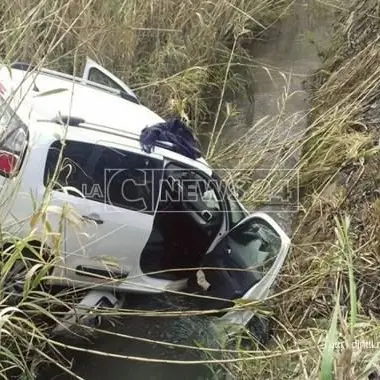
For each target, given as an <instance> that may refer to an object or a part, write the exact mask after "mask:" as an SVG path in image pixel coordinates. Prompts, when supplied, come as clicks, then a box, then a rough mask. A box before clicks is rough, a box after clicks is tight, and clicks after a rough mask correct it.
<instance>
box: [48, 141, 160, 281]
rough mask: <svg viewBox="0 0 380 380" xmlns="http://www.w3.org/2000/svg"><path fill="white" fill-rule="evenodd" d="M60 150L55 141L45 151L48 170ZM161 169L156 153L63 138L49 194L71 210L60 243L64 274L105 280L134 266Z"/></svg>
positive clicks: (125, 273)
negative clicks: (52, 194)
mask: <svg viewBox="0 0 380 380" xmlns="http://www.w3.org/2000/svg"><path fill="white" fill-rule="evenodd" d="M60 150H61V146H60V142H58V141H57V142H55V143H54V144H53V145H52V147H51V149H50V151H49V157H48V162H49V165H50V168H51V169H52V170H54V162H56V161H57V154H59V151H60ZM161 167H162V160H160V159H159V158H157V157H153V156H152V155H150V156H149V157H148V156H146V155H143V154H138V153H136V151H133V150H127V149H120V148H115V147H113V146H109V144H108V143H107V142H99V143H97V144H90V143H83V142H79V141H74V140H68V141H66V142H65V147H64V149H63V154H62V160H61V163H60V167H59V173H58V177H57V178H56V180H55V182H54V188H55V190H54V191H53V193H54V202H55V204H57V205H60V206H62V205H64V204H65V205H66V209H67V210H68V209H71V211H66V216H67V217H66V218H65V247H64V251H65V268H66V275H67V276H68V277H69V278H71V279H74V280H78V281H85V282H88V281H89V280H90V281H91V282H104V281H108V280H109V278H118V279H120V278H126V277H128V275H129V274H130V273H131V272H132V271H133V270H134V268H136V267H137V266H138V264H139V258H140V254H141V251H142V250H143V248H144V246H145V244H146V242H147V240H148V238H149V235H150V232H151V230H152V225H153V219H154V212H155V209H154V207H155V204H156V201H157V198H158V196H157V195H156V193H155V190H154V189H153V186H156V182H154V181H153V179H152V178H153V176H155V175H156V169H157V171H158V172H160V168H161ZM52 170H50V172H51V171H52ZM155 178H156V177H155ZM153 182H154V183H153Z"/></svg>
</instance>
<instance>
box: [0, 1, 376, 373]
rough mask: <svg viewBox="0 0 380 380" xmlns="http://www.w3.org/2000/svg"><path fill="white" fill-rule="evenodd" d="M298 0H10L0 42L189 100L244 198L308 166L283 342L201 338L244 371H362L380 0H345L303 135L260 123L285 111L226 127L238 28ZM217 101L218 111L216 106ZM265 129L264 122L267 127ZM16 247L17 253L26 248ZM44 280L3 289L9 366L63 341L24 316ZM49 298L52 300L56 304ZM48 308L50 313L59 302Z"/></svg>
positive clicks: (214, 157)
mask: <svg viewBox="0 0 380 380" xmlns="http://www.w3.org/2000/svg"><path fill="white" fill-rule="evenodd" d="M289 3H291V2H290V1H271V0H257V1H253V0H252V1H244V0H233V1H232V0H230V1H222V0H212V1H202V0H193V1H190V0H187V1H185V2H182V3H181V4H178V2H177V1H174V0H173V1H171V0H167V1H165V2H163V1H160V2H154V1H140V0H133V1H129V2H126V1H125V2H123V1H121V0H120V1H113V2H112V1H97V0H92V1H91V0H83V1H80V2H78V1H75V2H74V1H68V2H66V3H65V4H60V3H59V2H55V1H52V0H44V1H43V0H39V1H22V0H18V1H16V2H10V1H3V2H2V3H1V5H0V19H1V20H2V25H3V30H2V34H1V35H0V50H1V51H2V52H3V56H5V59H4V60H5V61H6V62H9V61H11V60H14V59H15V58H17V59H19V60H20V59H22V60H28V61H33V62H36V63H44V64H45V65H46V64H47V65H48V66H50V67H52V68H60V69H62V68H63V69H64V70H65V71H68V72H72V71H78V70H79V69H80V67H81V65H82V64H83V61H84V58H85V56H86V55H90V56H91V57H93V58H95V59H96V60H97V61H99V62H100V63H103V64H104V65H105V66H106V67H107V68H109V69H110V70H111V71H114V72H116V73H117V74H118V75H119V76H120V77H122V78H123V79H124V80H125V81H126V82H127V83H128V84H130V85H131V86H132V87H133V88H134V89H135V90H136V91H137V92H138V94H139V95H140V96H141V98H142V99H143V102H144V103H145V104H147V105H148V106H150V107H151V108H153V109H155V110H156V111H158V112H160V113H161V114H162V115H164V116H167V115H170V114H172V113H174V112H177V113H178V112H179V113H181V114H182V115H185V116H188V117H189V118H190V119H191V121H192V126H193V127H194V128H196V129H197V130H198V131H199V130H200V128H203V127H204V125H206V126H207V127H208V129H209V130H211V131H212V137H211V144H210V145H209V149H208V152H207V153H208V159H209V160H210V162H211V163H212V164H213V165H215V166H219V167H221V166H223V165H225V162H226V161H228V162H229V166H230V167H231V166H233V167H234V169H241V170H235V171H229V172H227V173H225V175H226V177H227V178H228V179H229V180H230V181H231V182H234V183H236V182H239V187H241V188H243V189H244V191H245V199H244V201H245V202H246V203H247V204H249V205H251V206H252V205H253V206H255V205H256V204H258V203H262V202H263V201H262V200H263V199H264V200H265V199H267V198H268V194H269V193H270V192H273V188H275V189H276V190H277V189H278V190H281V188H282V186H283V185H284V183H285V182H290V183H292V184H293V185H294V186H295V185H296V182H295V180H296V177H297V176H298V173H301V177H300V179H301V185H302V190H303V198H302V205H301V206H302V212H301V213H300V214H299V215H298V218H297V220H296V221H295V223H294V236H293V238H294V249H293V254H292V256H291V257H290V259H289V260H288V262H287V264H286V267H285V268H284V270H283V271H282V274H281V279H280V283H279V284H278V291H277V292H276V294H275V295H274V296H273V297H272V300H270V301H269V305H270V306H271V308H272V312H273V324H274V340H273V342H272V343H271V345H270V346H269V347H268V348H266V349H262V347H259V346H255V349H254V350H252V349H251V350H242V349H241V348H240V347H234V348H233V349H231V348H230V346H228V347H227V348H226V349H224V350H223V351H220V349H216V350H217V351H216V352H214V351H213V349H212V348H210V347H209V350H207V349H206V350H204V351H205V353H206V354H207V359H208V362H209V363H210V364H213V362H214V361H216V362H218V363H221V358H222V359H223V358H226V360H227V361H230V363H227V362H226V363H223V366H224V367H225V369H227V370H228V371H231V372H232V373H234V374H236V375H237V377H238V378H239V379H252V378H259V379H261V378H266V379H283V378H287V379H309V378H310V379H316V378H318V377H319V378H323V379H329V378H338V379H348V378H363V377H365V376H366V374H368V373H369V372H370V371H372V370H373V369H374V368H376V367H377V366H378V364H379V363H378V361H379V360H378V356H379V353H380V351H379V350H378V349H377V348H375V349H372V348H371V349H368V348H365V347H363V346H361V347H357V346H355V344H356V345H357V344H358V342H363V344H364V342H370V341H371V340H373V341H374V342H375V343H376V342H378V338H377V336H378V331H379V327H380V326H379V324H378V321H377V317H378V314H379V312H380V306H379V301H378V292H379V286H378V262H379V259H378V250H379V247H380V244H379V239H378V236H379V235H378V228H379V224H380V204H379V201H378V200H377V192H376V191H377V185H378V184H379V183H380V177H379V175H378V164H379V159H378V155H377V153H378V145H379V144H378V141H379V136H380V135H379V133H378V130H377V124H378V120H379V119H378V111H377V108H378V104H379V101H380V96H379V94H380V92H379V91H380V75H379V74H380V69H379V67H380V65H379V63H380V55H379V54H380V51H379V47H378V40H377V37H376V30H377V28H378V26H379V25H380V24H379V21H378V20H379V18H378V16H379V14H378V5H377V2H376V1H368V2H364V1H356V4H355V5H354V7H355V8H353V9H356V11H357V12H355V13H354V14H352V13H350V12H347V9H345V7H344V6H342V5H335V9H337V10H339V9H340V8H341V10H342V13H341V25H340V26H339V27H338V28H337V30H336V37H335V38H334V42H333V43H334V44H335V45H334V46H333V47H332V49H331V50H328V51H325V52H324V55H325V57H326V67H325V68H324V71H323V72H321V73H320V75H319V76H318V78H317V79H318V80H315V82H314V92H313V99H312V104H313V108H312V110H311V112H310V115H309V120H310V123H309V127H308V130H307V133H306V136H300V137H299V138H298V139H296V140H295V141H294V142H292V144H287V145H284V143H283V141H279V140H278V139H276V138H275V133H274V135H268V134H263V133H260V132H263V131H266V130H268V128H269V127H271V128H272V129H271V130H273V131H275V130H276V128H281V125H282V124H281V115H279V116H278V117H277V116H276V117H275V118H268V119H266V120H262V121H260V122H259V123H257V124H256V125H255V126H254V127H253V128H252V129H250V130H249V131H248V132H247V133H246V134H244V135H243V136H242V137H240V138H239V139H237V140H234V141H233V142H232V143H227V144H226V143H225V142H224V141H222V139H221V135H222V134H223V132H220V131H221V129H220V128H227V126H228V125H229V123H228V120H229V118H230V117H231V116H233V111H232V110H231V109H227V111H226V112H225V111H224V110H225V108H224V107H225V104H224V102H223V101H224V96H225V94H226V93H227V92H228V91H232V92H233V91H239V89H241V88H242V87H241V86H243V81H242V80H241V78H240V77H239V76H236V75H234V71H233V70H232V68H233V67H234V65H235V64H237V63H239V62H241V61H240V60H241V59H243V58H244V59H245V58H246V57H247V52H246V51H245V49H244V47H243V46H244V44H241V43H240V42H241V41H242V40H243V39H244V38H245V37H248V36H249V37H254V36H255V35H257V34H260V33H261V32H262V31H263V30H265V29H266V28H267V27H268V26H270V25H271V23H272V22H273V20H274V19H275V18H276V17H278V15H279V14H282V13H281V12H282V11H284V9H287V5H288V4H289ZM317 3H318V4H319V6H321V7H322V6H324V4H325V2H322V1H317ZM334 4H335V3H334ZM329 9H330V8H329ZM364 26H365V27H366V30H368V33H366V34H365V33H364ZM363 36H364V37H363ZM332 57H333V58H332ZM245 62H246V61H245ZM285 93H286V89H285ZM288 96H292V94H288V93H287V94H286V95H285V96H284V99H283V101H284V102H286V98H287V97H288ZM279 109H280V110H281V105H280V106H279ZM210 110H214V111H216V117H214V116H215V113H213V114H209V111H210ZM279 113H281V111H280V112H279ZM274 124H275V125H276V128H274V127H273V125H274ZM258 135H262V136H264V137H263V138H262V140H258V139H257V136H258ZM301 150H302V151H303V156H302V159H301V160H300V161H299V163H298V164H297V166H296V167H295V169H296V170H295V171H293V172H288V174H287V175H286V176H285V177H284V176H281V175H280V176H279V169H281V168H284V167H287V166H286V162H287V161H288V160H289V159H290V158H291V157H292V156H293V155H294V154H295V153H296V152H300V151H301ZM268 157H271V159H270V163H271V165H270V166H269V169H267V170H266V171H265V172H264V174H262V176H261V177H260V176H259V177H260V178H258V177H257V169H260V168H262V167H266V168H268ZM272 157H275V159H273V158H272ZM231 164H233V165H231ZM242 173H244V175H242ZM253 178H256V181H252V179H253ZM258 179H260V181H259V180H258ZM347 215H349V218H348V217H347ZM17 247H18V248H17V249H16V253H14V255H13V256H11V257H13V258H17V257H19V255H20V247H19V246H17ZM17 252H18V253H17ZM3 270H5V269H3ZM31 278H33V276H31ZM41 279H42V278H40V279H39V280H41ZM38 283H39V282H38V281H37V282H36V283H35V284H34V286H32V287H30V288H28V289H29V290H28V292H27V294H26V299H25V300H22V301H19V302H18V303H17V305H16V309H12V308H8V307H7V306H8V303H7V302H8V300H7V298H3V300H2V301H1V303H0V326H1V331H2V333H3V331H4V334H5V335H7V336H8V338H7V339H6V340H5V342H6V344H3V343H2V348H1V349H0V374H3V375H4V376H3V377H4V378H6V376H7V373H6V372H5V371H6V370H7V368H11V367H15V368H19V369H22V370H25V371H29V372H27V374H29V375H31V376H32V375H33V374H34V371H35V368H36V363H38V362H40V361H48V360H49V358H48V357H46V354H45V349H46V348H50V349H52V350H53V348H54V349H56V348H59V349H62V348H63V347H64V346H63V345H62V344H58V343H57V342H53V341H51V340H49V339H48V336H47V335H46V332H47V330H46V329H45V325H36V324H34V323H32V322H30V319H29V315H28V318H24V317H23V315H24V314H23V313H25V312H28V313H32V314H33V313H34V314H40V313H42V311H41V308H42V306H36V305H40V302H45V303H46V302H47V303H48V304H49V303H50V302H51V304H53V305H57V303H59V301H58V299H56V298H54V299H50V298H46V295H44V294H43V293H39V292H37V291H36V290H35V286H37V285H38ZM30 297H32V298H30ZM30 299H32V300H33V302H30V301H28V300H30ZM45 303H44V304H43V305H44V306H43V307H44V308H45V309H47V310H50V309H49V308H46V305H45ZM30 308H34V309H33V310H32V311H30ZM45 309H44V310H45ZM36 310H37V311H36ZM125 312H126V313H127V311H125ZM177 313H179V312H177ZM45 314H47V313H45ZM46 317H47V318H50V319H51V318H52V314H51V313H48V315H46ZM41 326H42V327H41ZM129 338H130V337H129ZM31 343H33V344H34V347H36V349H34V350H33V352H29V350H30V347H31ZM156 343H158V344H159V342H156ZM161 343H162V342H161ZM176 347H177V348H184V347H179V346H176ZM196 349H198V347H197V348H196ZM218 350H219V351H218ZM32 354H33V355H32ZM36 354H37V355H36ZM94 354H96V355H108V354H107V353H105V352H100V353H99V352H94ZM109 355H110V356H112V354H109ZM2 357H3V358H4V360H2ZM31 358H33V359H31ZM57 358H58V357H57V356H51V359H50V360H54V361H56V360H57ZM215 358H216V359H215ZM30 359H31V360H30ZM144 359H145V360H146V358H138V360H144Z"/></svg>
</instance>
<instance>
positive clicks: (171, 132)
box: [140, 119, 201, 160]
mask: <svg viewBox="0 0 380 380" xmlns="http://www.w3.org/2000/svg"><path fill="white" fill-rule="evenodd" d="M157 141H167V142H171V143H172V144H173V145H174V148H173V150H175V151H176V152H177V153H180V154H182V155H184V156H187V157H190V158H192V159H193V160H195V159H197V158H199V157H201V151H200V149H199V145H198V141H197V140H196V138H195V136H194V134H193V132H192V131H191V129H190V128H189V127H187V125H186V124H185V123H184V122H183V121H182V120H180V119H171V120H168V121H165V122H162V123H158V124H155V125H152V126H151V127H146V128H144V129H143V130H142V131H141V135H140V143H141V146H142V148H143V149H144V151H145V152H148V153H150V152H151V151H152V149H153V147H154V146H155V145H156V143H157Z"/></svg>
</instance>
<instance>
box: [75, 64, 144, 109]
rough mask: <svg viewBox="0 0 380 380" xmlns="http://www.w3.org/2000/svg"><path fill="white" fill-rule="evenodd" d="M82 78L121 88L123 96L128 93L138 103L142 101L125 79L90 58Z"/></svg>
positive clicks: (116, 88)
mask: <svg viewBox="0 0 380 380" xmlns="http://www.w3.org/2000/svg"><path fill="white" fill-rule="evenodd" d="M82 78H83V80H85V81H90V82H93V83H98V84H100V85H102V86H106V87H109V88H112V89H114V90H119V91H120V93H121V95H122V96H123V94H127V95H129V96H130V97H132V98H133V99H134V100H135V101H136V102H137V103H140V101H139V99H138V97H137V96H136V94H135V93H134V92H133V91H132V90H131V89H130V88H129V87H128V86H127V85H126V84H125V83H124V82H123V81H121V80H120V79H119V78H117V77H116V76H115V75H113V74H112V73H111V72H109V71H108V70H106V69H105V68H104V67H103V66H101V65H99V64H98V63H96V62H95V61H93V60H92V59H90V58H87V60H86V65H85V67H84V70H83V77H82Z"/></svg>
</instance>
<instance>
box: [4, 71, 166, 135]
mask: <svg viewBox="0 0 380 380" xmlns="http://www.w3.org/2000/svg"><path fill="white" fill-rule="evenodd" d="M9 72H10V75H11V78H9V79H8V81H7V80H6V79H5V82H7V84H8V86H10V85H11V86H12V88H13V89H15V88H17V89H18V90H19V91H20V90H21V92H22V93H23V94H24V99H25V98H27V97H28V95H29V99H28V100H29V101H28V102H25V101H24V106H23V108H24V112H23V113H25V114H27V115H30V112H31V111H32V112H33V113H35V114H38V115H39V116H40V117H41V118H43V119H46V120H47V119H54V118H55V117H57V115H58V114H61V115H71V116H72V117H79V118H82V119H84V120H85V121H86V122H88V123H93V124H99V125H107V126H109V127H112V128H115V129H119V130H121V131H127V132H130V133H134V134H137V135H140V133H141V131H142V130H143V129H144V128H145V127H147V126H151V125H153V124H156V123H160V122H163V121H164V120H163V119H162V118H161V117H160V116H158V115H157V114H155V113H154V112H153V111H151V110H150V109H148V108H147V107H145V106H143V105H140V104H136V103H133V102H132V101H129V100H126V99H123V98H122V97H120V96H118V95H114V94H112V93H109V92H107V91H103V90H101V89H98V88H96V87H91V86H86V85H85V84H82V83H78V82H76V81H74V80H70V79H66V78H62V77H58V76H53V75H50V74H46V73H43V72H35V73H33V72H31V73H27V72H26V71H23V70H17V69H11V70H8V69H6V68H3V69H1V70H0V80H3V81H4V77H5V78H6V77H7V76H8V75H9V74H8V73H9ZM33 82H34V84H35V86H34V85H33V84H32V83H33ZM36 89H38V92H37V91H35V90H36ZM25 108H26V109H25Z"/></svg>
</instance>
